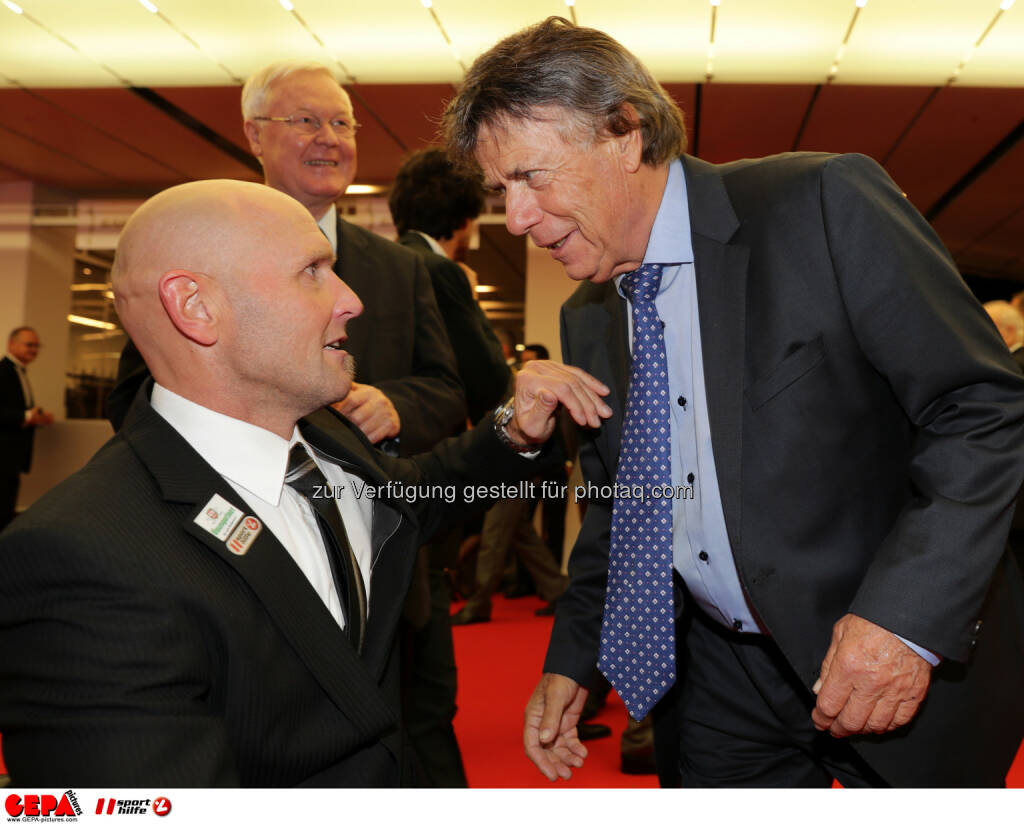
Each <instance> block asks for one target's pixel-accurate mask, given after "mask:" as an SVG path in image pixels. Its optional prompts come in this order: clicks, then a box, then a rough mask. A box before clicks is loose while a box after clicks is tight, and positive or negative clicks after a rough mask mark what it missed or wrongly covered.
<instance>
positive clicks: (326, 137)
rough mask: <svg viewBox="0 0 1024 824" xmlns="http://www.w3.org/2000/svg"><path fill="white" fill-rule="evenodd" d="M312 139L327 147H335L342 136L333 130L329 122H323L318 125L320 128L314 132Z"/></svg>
mask: <svg viewBox="0 0 1024 824" xmlns="http://www.w3.org/2000/svg"><path fill="white" fill-rule="evenodd" d="M314 137H315V139H316V142H317V143H323V144H324V145H327V146H337V145H338V144H339V143H341V141H342V139H343V136H342V135H341V134H339V133H338V132H337V131H336V130H335V128H334V126H332V125H331V121H330V120H325V121H324V122H323V123H322V124H321V125H320V128H319V129H317V130H316V134H315V136H314Z"/></svg>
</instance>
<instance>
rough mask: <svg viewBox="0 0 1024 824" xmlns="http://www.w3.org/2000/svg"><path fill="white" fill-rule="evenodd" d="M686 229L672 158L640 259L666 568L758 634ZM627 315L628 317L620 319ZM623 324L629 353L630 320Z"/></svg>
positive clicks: (717, 614)
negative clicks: (725, 491)
mask: <svg viewBox="0 0 1024 824" xmlns="http://www.w3.org/2000/svg"><path fill="white" fill-rule="evenodd" d="M689 228H690V210H689V205H688V203H687V200H686V180H685V177H684V175H683V165H682V163H681V162H680V161H678V160H676V161H674V162H673V163H672V164H671V165H670V166H669V171H668V182H667V183H666V185H665V193H664V195H663V196H662V201H661V207H660V208H659V209H658V215H657V217H656V218H655V220H654V226H653V228H652V229H651V237H650V240H649V241H648V243H647V253H646V255H645V256H644V263H659V264H661V265H662V266H663V270H662V275H661V289H660V290H659V292H658V296H657V298H655V300H654V305H655V307H656V308H657V310H658V316H659V317H660V318H661V320H662V322H663V323H664V325H665V326H664V329H665V353H666V355H667V358H666V360H667V362H668V384H669V395H670V397H671V399H672V400H671V403H672V407H671V429H672V435H671V437H672V485H673V487H674V493H675V494H674V496H673V498H674V500H673V504H672V558H673V564H674V566H675V568H676V570H677V571H678V572H679V575H680V576H681V577H682V579H683V581H685V582H686V587H687V589H689V591H690V594H691V595H692V596H693V597H694V599H695V600H696V601H697V603H698V604H699V605H700V607H701V609H703V610H704V611H705V612H706V613H707V614H708V615H710V616H711V617H712V618H713V619H714V620H716V621H718V622H719V623H720V624H723V625H725V626H727V627H729V628H730V629H734V630H739V631H741V632H760V631H761V629H760V627H758V625H757V622H756V621H755V620H754V616H753V612H752V610H751V608H750V606H749V605H748V604H747V599H746V596H745V595H744V594H743V587H742V585H741V584H740V579H739V574H738V573H737V572H736V563H735V561H734V560H733V557H732V549H731V547H730V545H729V536H728V534H727V533H726V530H725V514H724V513H723V511H722V495H721V493H720V492H719V489H718V475H717V474H716V472H715V457H714V454H713V453H712V451H711V424H710V423H709V421H708V408H707V392H706V391H705V388H704V356H703V351H702V349H701V340H700V318H699V317H698V314H697V280H696V277H695V273H694V266H693V244H692V243H691V241H690V231H689ZM620 281H621V276H620V277H619V278H618V279H617V280H616V287H617V288H619V287H620ZM619 294H620V295H622V290H621V288H619ZM623 298H624V299H625V296H624V295H623ZM630 314H631V313H629V312H627V316H630ZM629 325H630V333H629V341H630V347H631V348H632V340H633V330H632V318H631V317H630V320H629Z"/></svg>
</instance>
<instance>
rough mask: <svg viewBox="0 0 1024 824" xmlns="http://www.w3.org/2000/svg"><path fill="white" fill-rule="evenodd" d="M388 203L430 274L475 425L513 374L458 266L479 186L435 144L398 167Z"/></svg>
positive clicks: (479, 199) (402, 237) (480, 200)
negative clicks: (457, 169)
mask: <svg viewBox="0 0 1024 824" xmlns="http://www.w3.org/2000/svg"><path fill="white" fill-rule="evenodd" d="M388 206H389V207H390V209H391V218H392V220H394V223H395V229H397V230H398V243H399V245H401V246H404V247H405V248H407V249H409V250H411V251H413V252H415V253H416V254H418V255H419V256H420V258H421V259H422V260H423V263H424V265H425V266H426V267H427V271H428V272H429V273H430V279H431V283H432V284H433V286H434V295H435V297H436V298H437V306H438V309H439V310H440V312H441V320H442V321H443V322H444V325H445V330H446V331H447V332H448V339H449V340H450V341H451V344H452V350H453V351H454V353H455V363H456V366H457V367H458V371H459V377H460V378H461V379H462V384H463V387H464V388H465V392H466V406H467V408H468V410H469V419H470V421H471V422H474V423H475V422H476V421H478V420H480V418H481V417H483V415H485V414H486V413H487V412H490V411H491V410H493V409H494V407H495V406H497V405H498V404H499V403H501V401H502V400H503V399H504V396H505V393H506V392H507V391H508V386H509V381H510V380H511V378H512V375H511V372H510V371H509V369H508V366H507V365H506V363H505V357H504V354H503V353H502V348H501V343H500V342H499V341H498V338H497V337H496V336H495V334H494V330H493V329H492V328H491V324H490V321H488V320H487V316H486V315H484V313H483V310H481V308H480V305H479V304H478V303H477V301H476V297H475V294H474V291H473V284H471V283H470V281H469V278H468V277H467V274H466V272H465V270H464V269H463V268H462V267H461V266H460V265H459V264H460V263H463V262H464V261H465V255H466V251H467V250H468V249H469V242H470V238H471V237H472V235H473V231H474V228H475V224H476V219H477V217H478V216H479V214H480V211H481V210H482V209H483V206H484V191H483V187H482V186H481V185H480V181H479V179H478V178H475V177H472V176H469V175H465V174H462V173H459V172H456V171H455V169H454V167H453V166H452V164H451V163H450V162H449V160H448V158H447V156H446V155H445V153H444V151H442V150H441V149H423V150H422V151H419V152H415V153H413V154H412V155H410V156H409V157H408V158H407V159H406V160H405V161H404V162H403V163H402V165H401V166H400V167H399V169H398V173H397V174H396V175H395V182H394V183H393V184H392V187H391V193H390V195H389V197H388Z"/></svg>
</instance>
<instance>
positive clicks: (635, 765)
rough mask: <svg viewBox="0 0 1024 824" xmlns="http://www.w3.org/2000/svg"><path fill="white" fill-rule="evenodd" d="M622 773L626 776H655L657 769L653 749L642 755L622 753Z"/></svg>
mask: <svg viewBox="0 0 1024 824" xmlns="http://www.w3.org/2000/svg"><path fill="white" fill-rule="evenodd" d="M622 772H624V773H625V774H626V775H657V773H658V767H657V766H656V765H655V763H654V748H653V747H652V748H651V749H650V750H649V751H648V752H643V753H629V754H627V753H623V754H622Z"/></svg>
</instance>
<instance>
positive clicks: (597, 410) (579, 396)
mask: <svg viewBox="0 0 1024 824" xmlns="http://www.w3.org/2000/svg"><path fill="white" fill-rule="evenodd" d="M607 394H608V387H607V386H605V385H604V384H603V383H601V381H599V380H598V379H597V378H595V377H593V376H592V375H589V374H587V373H586V372H584V371H583V370H582V369H577V368H576V367H575V366H565V365H564V364H561V363H555V362H554V361H550V360H537V361H530V362H529V363H527V364H526V365H525V366H523V368H522V370H521V371H520V372H519V374H517V375H516V389H515V415H514V416H513V418H512V420H511V421H509V423H508V426H507V427H506V431H507V432H508V435H509V437H510V438H512V440H514V441H516V442H517V443H520V444H524V445H525V444H540V443H543V442H544V441H546V440H547V439H548V438H549V437H550V436H551V433H552V432H553V431H554V428H555V410H557V409H558V405H559V404H561V405H562V406H564V407H565V408H566V411H567V412H568V413H569V414H570V415H572V419H573V420H574V421H576V423H578V424H579V425H580V426H594V427H596V426H600V425H601V419H602V418H608V417H611V414H612V410H611V408H610V407H609V406H608V404H606V403H605V402H604V401H603V400H601V397H602V396H603V395H607Z"/></svg>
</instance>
